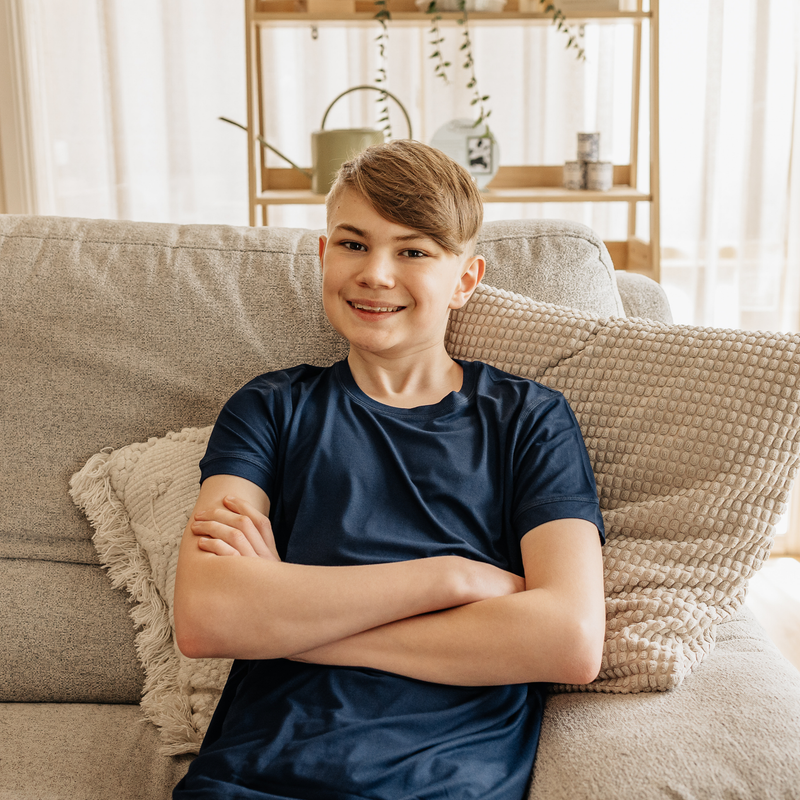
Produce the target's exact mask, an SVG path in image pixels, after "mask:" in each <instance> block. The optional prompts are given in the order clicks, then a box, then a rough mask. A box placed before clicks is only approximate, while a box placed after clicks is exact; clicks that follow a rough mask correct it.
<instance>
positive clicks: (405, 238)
mask: <svg viewBox="0 0 800 800" xmlns="http://www.w3.org/2000/svg"><path fill="white" fill-rule="evenodd" d="M336 230H343V231H350V233H352V234H355V235H356V236H360V237H362V238H363V239H368V238H369V234H368V233H367V232H366V231H362V230H361V228H357V227H356V226H355V225H350V224H349V223H347V222H342V223H341V224H339V225H337V226H336ZM420 239H425V240H426V241H429V242H432V241H433V239H431V238H430V236H426V235H425V234H424V233H406V234H403V235H402V236H393V237H392V241H393V242H417V241H419V240H420Z"/></svg>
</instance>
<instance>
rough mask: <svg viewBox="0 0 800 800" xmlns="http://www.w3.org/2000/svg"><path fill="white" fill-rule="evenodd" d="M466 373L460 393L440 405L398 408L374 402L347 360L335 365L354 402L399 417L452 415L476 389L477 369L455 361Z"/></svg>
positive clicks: (446, 398)
mask: <svg viewBox="0 0 800 800" xmlns="http://www.w3.org/2000/svg"><path fill="white" fill-rule="evenodd" d="M454 360H455V361H456V363H457V364H459V366H461V368H462V370H463V371H464V374H463V381H462V384H461V388H460V389H459V390H458V391H453V392H450V393H449V394H448V395H446V396H445V397H443V398H442V399H441V400H440V401H439V402H438V403H434V404H432V405H425V406H415V407H414V408H397V407H396V406H389V405H386V404H385V403H379V402H378V401H377V400H373V399H372V398H371V397H370V396H369V395H368V394H367V393H366V392H364V391H363V390H362V389H361V387H360V386H359V385H358V384H357V383H356V381H355V378H354V377H353V373H352V372H351V371H350V365H349V364H348V362H347V359H344V360H343V361H339V362H337V363H336V364H334V372H335V375H336V378H337V380H338V381H339V383H340V384H341V386H342V388H343V389H344V390H345V391H346V392H347V394H349V395H350V396H351V397H352V398H353V400H355V401H356V402H357V403H359V404H360V405H362V406H366V407H367V408H371V409H373V410H375V411H380V412H381V413H384V414H392V415H394V416H398V417H439V416H444V415H445V414H450V413H451V412H453V411H455V410H456V409H458V408H460V407H463V406H464V405H465V404H466V403H467V402H469V399H470V398H471V397H472V395H473V393H474V389H475V368H474V365H473V363H472V362H471V361H460V360H458V359H454Z"/></svg>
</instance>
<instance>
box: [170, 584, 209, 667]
mask: <svg viewBox="0 0 800 800" xmlns="http://www.w3.org/2000/svg"><path fill="white" fill-rule="evenodd" d="M174 617H175V645H176V646H177V648H178V650H180V652H181V653H182V654H183V655H184V656H186V658H212V657H213V653H212V648H211V643H210V641H209V637H208V633H207V631H205V630H204V629H203V626H202V625H201V624H200V622H199V621H198V619H197V618H196V615H195V614H193V613H192V610H191V603H190V602H189V601H188V600H187V599H186V598H181V599H180V600H179V599H178V597H177V596H176V598H175V605H174Z"/></svg>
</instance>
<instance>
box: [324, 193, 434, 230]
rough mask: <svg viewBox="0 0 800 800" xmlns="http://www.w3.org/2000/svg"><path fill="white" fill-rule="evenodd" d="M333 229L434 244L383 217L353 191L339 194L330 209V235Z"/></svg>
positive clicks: (408, 228)
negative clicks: (422, 240)
mask: <svg viewBox="0 0 800 800" xmlns="http://www.w3.org/2000/svg"><path fill="white" fill-rule="evenodd" d="M336 230H340V231H347V232H350V233H353V234H356V235H358V236H364V237H373V238H378V237H380V238H385V239H391V240H396V241H401V242H408V241H414V240H421V239H424V240H425V241H427V242H432V241H433V240H432V239H430V237H429V236H428V235H427V234H424V233H422V232H421V231H418V230H416V229H414V228H410V227H408V226H406V225H401V224H399V223H397V222H392V221H391V220H388V219H386V218H385V217H382V216H381V215H380V214H379V213H378V212H377V211H376V210H375V208H374V206H373V205H372V204H371V203H370V202H369V201H368V200H367V199H366V198H365V197H364V196H363V195H361V194H360V193H359V192H356V191H353V190H352V189H347V190H345V191H343V192H341V194H340V195H339V197H338V198H337V199H336V201H335V202H334V204H333V205H332V206H331V208H330V210H329V213H328V231H329V232H330V233H333V232H334V231H336Z"/></svg>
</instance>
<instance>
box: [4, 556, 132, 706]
mask: <svg viewBox="0 0 800 800" xmlns="http://www.w3.org/2000/svg"><path fill="white" fill-rule="evenodd" d="M126 600H127V598H126V596H125V592H124V591H123V590H122V589H114V588H113V587H112V585H111V583H110V582H109V580H108V575H106V574H105V573H104V572H103V571H102V569H101V568H100V567H99V566H97V565H92V564H70V563H62V562H58V561H37V560H35V559H6V558H0V610H1V612H2V615H3V616H4V617H5V619H7V620H13V621H14V624H13V626H12V625H11V624H10V623H9V624H8V625H7V626H6V624H2V625H0V630H2V631H3V634H4V635H3V647H2V651H0V701H16V702H44V703H58V702H62V703H138V702H139V699H140V697H141V693H142V686H143V670H142V667H141V665H140V663H139V661H138V660H137V658H136V651H135V647H134V629H133V627H132V626H131V624H130V619H129V618H128V609H129V606H128V603H127V602H126ZM0 622H2V620H0Z"/></svg>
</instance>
